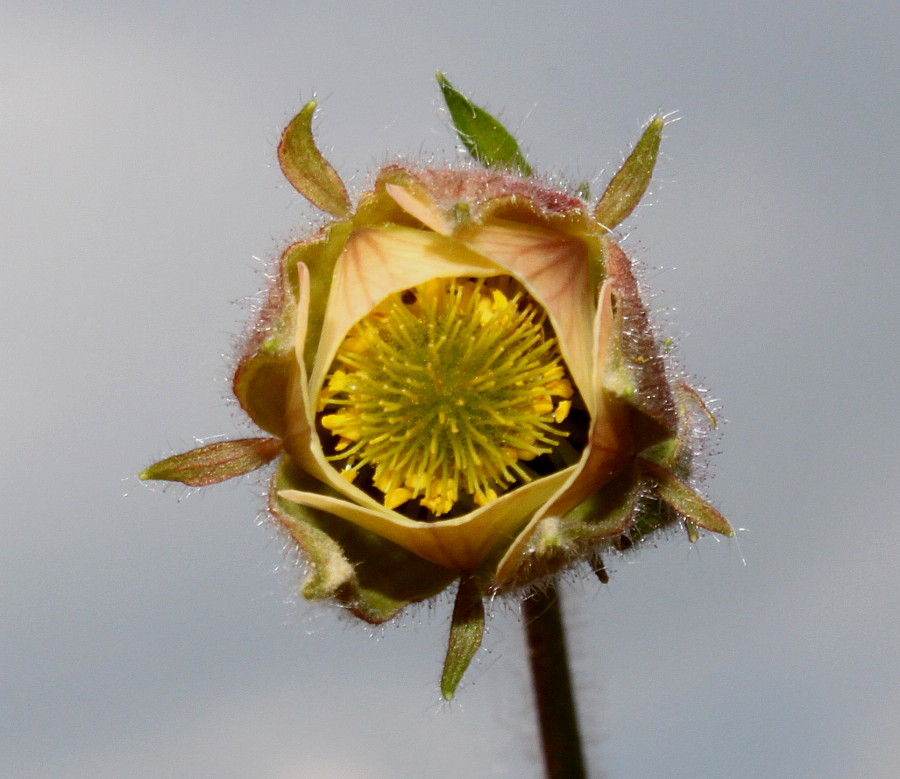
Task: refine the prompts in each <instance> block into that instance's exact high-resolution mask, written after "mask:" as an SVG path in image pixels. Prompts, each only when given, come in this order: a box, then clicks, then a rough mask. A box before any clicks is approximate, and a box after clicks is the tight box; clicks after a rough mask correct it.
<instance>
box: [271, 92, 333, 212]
mask: <svg viewBox="0 0 900 779" xmlns="http://www.w3.org/2000/svg"><path fill="white" fill-rule="evenodd" d="M315 110H316V101H315V100H310V101H309V102H308V103H307V104H306V105H305V106H304V107H303V110H302V111H300V113H299V114H297V115H296V116H295V117H294V118H293V119H292V120H291V122H290V124H289V125H288V126H287V127H286V128H285V131H284V133H283V135H282V136H281V143H280V144H278V161H279V162H280V163H281V170H282V171H284V175H285V177H286V178H287V180H288V181H290V182H291V184H293V186H294V188H295V189H296V190H297V191H298V192H299V193H300V194H301V195H303V197H305V198H306V199H307V200H309V202H310V203H312V204H313V205H314V206H316V207H317V208H321V209H322V210H323V211H326V212H327V213H329V214H331V215H332V216H336V217H339V218H340V217H344V216H347V215H348V214H349V213H350V197H349V196H348V195H347V188H346V187H345V186H344V182H343V181H341V179H340V177H339V176H338V174H337V173H336V172H335V170H334V168H333V167H331V164H330V163H329V162H328V160H326V159H325V158H324V157H323V156H322V153H321V152H320V151H319V149H318V147H317V146H316V143H315V140H313V133H312V117H313V113H314V112H315Z"/></svg>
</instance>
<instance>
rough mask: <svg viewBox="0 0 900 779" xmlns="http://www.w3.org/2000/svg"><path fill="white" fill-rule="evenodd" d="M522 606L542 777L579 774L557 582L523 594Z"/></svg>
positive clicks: (574, 778) (565, 778)
mask: <svg viewBox="0 0 900 779" xmlns="http://www.w3.org/2000/svg"><path fill="white" fill-rule="evenodd" d="M522 610H523V614H524V617H525V630H526V634H527V639H528V657H529V661H530V664H531V680H532V684H533V685H534V698H535V704H536V706H537V714H538V723H539V725H540V730H541V744H542V745H543V750H544V767H545V769H546V771H547V777H548V779H583V777H585V776H586V773H585V764H584V757H583V755H582V750H581V734H580V733H579V730H578V715H577V713H576V710H575V698H574V696H573V694H572V678H571V674H570V672H569V658H568V654H567V652H566V635H565V628H564V626H563V621H562V612H561V610H560V607H559V593H558V591H557V589H556V584H555V583H553V584H551V585H550V586H549V587H547V588H546V589H545V590H543V591H542V592H539V593H536V594H534V595H531V596H528V597H526V598H525V599H524V600H523V602H522Z"/></svg>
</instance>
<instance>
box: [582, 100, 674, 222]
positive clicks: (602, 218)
mask: <svg viewBox="0 0 900 779" xmlns="http://www.w3.org/2000/svg"><path fill="white" fill-rule="evenodd" d="M664 124H665V121H664V120H663V118H662V117H661V116H655V117H653V119H651V120H650V124H648V125H647V127H646V129H645V130H644V132H643V134H642V135H641V137H640V140H639V141H638V142H637V144H636V145H635V147H634V150H633V151H632V152H631V154H629V155H628V159H626V160H625V162H624V163H623V164H622V167H621V168H619V171H618V173H616V175H615V176H613V177H612V181H610V182H609V186H607V188H606V191H605V192H604V193H603V197H601V198H600V202H599V203H597V205H596V207H595V208H594V218H595V219H596V220H597V221H598V222H599V223H600V224H601V225H603V226H604V227H605V228H606V229H607V230H612V229H613V228H614V227H616V225H618V224H620V223H621V222H623V221H624V220H625V219H627V218H628V215H629V214H631V212H632V211H634V209H635V207H636V206H637V204H638V203H639V202H640V199H641V198H642V197H643V196H644V193H645V192H646V191H647V187H648V186H649V185H650V179H651V178H652V176H653V168H654V167H655V166H656V157H657V155H658V154H659V142H660V140H661V139H662V130H663V125H664Z"/></svg>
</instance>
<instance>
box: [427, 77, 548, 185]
mask: <svg viewBox="0 0 900 779" xmlns="http://www.w3.org/2000/svg"><path fill="white" fill-rule="evenodd" d="M437 80H438V84H439V85H440V87H441V94H443V96H444V102H446V103H447V110H448V111H450V118H451V119H452V120H453V126H454V127H455V128H456V133H457V135H458V136H459V140H460V141H462V144H463V146H465V147H466V150H467V151H468V152H469V154H471V155H472V156H473V157H474V158H475V160H476V161H477V162H480V163H481V164H482V165H484V166H485V167H486V168H501V169H505V170H510V171H515V172H516V173H519V174H521V175H523V176H531V175H533V174H534V171H532V169H531V166H530V165H529V164H528V162H527V161H526V159H525V156H524V155H523V154H522V151H521V150H520V149H519V143H518V141H516V139H515V138H514V137H513V136H512V135H511V134H510V132H509V131H508V130H507V129H506V128H505V127H504V126H503V125H502V124H501V123H500V122H499V121H498V120H497V119H495V118H494V117H493V116H491V115H490V114H489V113H488V112H487V111H485V110H484V109H483V108H479V107H478V106H477V105H475V104H474V103H473V102H472V101H471V100H469V98H467V97H466V96H465V95H463V94H462V93H460V92H459V91H457V90H456V88H455V87H454V86H453V85H452V84H451V83H450V82H449V81H448V80H447V79H446V77H445V76H444V74H443V73H438V74H437Z"/></svg>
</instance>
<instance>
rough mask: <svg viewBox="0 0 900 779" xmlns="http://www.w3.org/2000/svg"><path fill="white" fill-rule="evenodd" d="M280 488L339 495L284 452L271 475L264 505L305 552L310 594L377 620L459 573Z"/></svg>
mask: <svg viewBox="0 0 900 779" xmlns="http://www.w3.org/2000/svg"><path fill="white" fill-rule="evenodd" d="M280 490H302V491H306V492H310V491H315V492H320V493H322V494H327V495H334V496H337V497H340V496H339V495H337V493H336V492H334V491H333V490H331V489H330V488H328V487H326V486H325V485H323V484H322V483H321V482H319V481H317V480H316V479H314V478H313V477H312V476H310V475H309V474H306V473H304V472H302V471H300V470H299V469H298V468H296V467H295V466H294V465H293V463H292V462H291V460H290V458H289V457H284V458H283V459H282V461H281V462H280V463H279V465H278V469H277V471H276V473H275V478H274V479H273V480H272V488H271V490H270V493H269V510H270V511H271V513H272V515H273V516H274V517H275V518H276V519H277V520H278V521H279V522H280V523H281V525H282V526H283V527H284V529H285V530H286V531H287V532H288V533H289V534H290V536H291V538H293V540H294V541H295V542H296V543H297V544H298V545H299V547H300V548H301V549H302V550H303V552H304V554H305V556H306V561H307V564H308V567H307V574H306V577H305V579H304V581H303V595H304V597H306V598H308V599H309V600H332V599H334V600H337V601H339V602H340V603H342V604H343V605H345V606H346V607H347V608H348V609H349V610H350V611H351V612H352V613H353V614H354V615H355V616H357V617H359V618H360V619H362V620H365V621H366V622H370V623H372V624H376V625H377V624H380V623H382V622H386V621H387V620H389V619H391V618H392V617H394V616H396V614H397V613H398V612H400V611H401V610H402V609H403V608H404V607H405V606H407V605H408V604H410V603H417V602H419V601H423V600H426V599H427V598H430V597H432V596H434V595H436V594H437V593H439V592H441V591H442V590H444V589H446V587H448V586H449V585H450V584H452V582H453V581H454V580H455V579H456V578H457V577H458V576H459V574H458V573H457V572H455V571H451V570H449V569H447V568H443V567H441V566H438V565H435V564H434V563H430V562H428V561H427V560H424V559H422V558H421V557H418V556H417V555H414V554H412V553H411V552H407V551H406V550H405V549H402V548H401V547H399V546H397V545H396V544H394V543H392V542H391V541H387V540H386V539H384V538H381V537H380V536H377V535H375V534H374V533H370V532H369V531H367V530H363V529H362V528H360V527H357V526H356V525H354V524H352V523H351V522H347V521H346V520H344V519H341V518H339V517H335V516H333V515H331V514H328V513H326V512H324V511H319V510H318V509H313V508H309V507H306V506H301V505H299V504H297V503H292V502H291V501H287V500H284V499H282V498H280V497H278V492H279V491H280Z"/></svg>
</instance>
